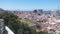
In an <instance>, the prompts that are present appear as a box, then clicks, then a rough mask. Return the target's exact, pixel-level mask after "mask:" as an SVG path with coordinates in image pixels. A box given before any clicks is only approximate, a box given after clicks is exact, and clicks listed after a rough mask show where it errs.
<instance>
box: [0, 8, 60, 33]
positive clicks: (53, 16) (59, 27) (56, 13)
mask: <svg viewBox="0 0 60 34" xmlns="http://www.w3.org/2000/svg"><path fill="white" fill-rule="evenodd" d="M14 15H15V16H14ZM17 17H18V18H17ZM2 19H4V23H5V29H6V30H7V31H8V29H7V28H9V29H10V30H11V31H13V33H14V34H43V33H41V32H45V33H46V34H60V10H48V11H44V10H43V9H36V10H33V11H9V10H3V9H1V8H0V22H1V21H2ZM17 20H18V21H17ZM4 23H1V24H4ZM19 23H20V24H19ZM2 26H3V25H1V27H2ZM2 28H4V27H2ZM21 28H22V29H23V30H22V29H21ZM19 29H20V30H19ZM24 29H25V30H24ZM31 29H32V31H30V30H31ZM0 30H1V28H0ZM6 30H4V29H2V30H1V31H6ZM23 31H24V33H23ZM27 31H28V32H27ZM25 32H26V33H25ZM29 32H30V33H29ZM33 32H34V33H33ZM6 33H7V32H6ZM8 33H9V32H8ZM45 33H44V34H45Z"/></svg>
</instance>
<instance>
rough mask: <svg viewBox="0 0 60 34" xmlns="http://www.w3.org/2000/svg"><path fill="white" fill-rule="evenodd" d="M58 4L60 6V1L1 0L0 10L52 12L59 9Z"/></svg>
mask: <svg viewBox="0 0 60 34" xmlns="http://www.w3.org/2000/svg"><path fill="white" fill-rule="evenodd" d="M58 4H60V0H0V8H3V9H8V10H14V9H20V10H33V9H44V10H47V9H48V10H50V9H57V8H58ZM59 6H60V5H59Z"/></svg>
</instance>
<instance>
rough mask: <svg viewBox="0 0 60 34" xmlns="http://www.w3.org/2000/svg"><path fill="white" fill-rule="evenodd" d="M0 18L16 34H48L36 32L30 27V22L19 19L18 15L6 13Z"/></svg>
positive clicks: (0, 15)
mask: <svg viewBox="0 0 60 34" xmlns="http://www.w3.org/2000/svg"><path fill="white" fill-rule="evenodd" d="M0 18H2V19H4V20H5V25H6V26H8V27H9V28H10V29H11V30H12V31H13V32H14V33H15V34H48V33H46V32H36V31H35V28H34V27H30V26H29V24H30V25H32V23H30V21H29V20H22V22H21V21H20V20H19V19H18V17H17V16H16V15H14V14H13V13H11V12H7V11H5V12H4V13H1V14H0Z"/></svg>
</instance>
